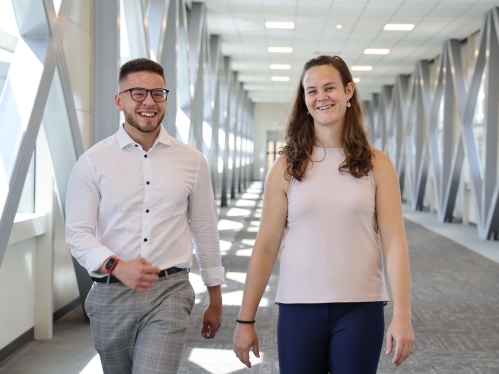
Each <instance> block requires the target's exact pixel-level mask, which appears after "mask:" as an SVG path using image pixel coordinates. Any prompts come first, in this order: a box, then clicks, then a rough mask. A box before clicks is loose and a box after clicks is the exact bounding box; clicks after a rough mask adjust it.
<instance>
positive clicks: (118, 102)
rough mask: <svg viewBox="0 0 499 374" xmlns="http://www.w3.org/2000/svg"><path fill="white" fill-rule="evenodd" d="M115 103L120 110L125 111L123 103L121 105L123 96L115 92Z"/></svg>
mask: <svg viewBox="0 0 499 374" xmlns="http://www.w3.org/2000/svg"><path fill="white" fill-rule="evenodd" d="M114 104H115V105H116V108H118V110H119V111H120V112H123V105H121V96H120V95H119V94H114Z"/></svg>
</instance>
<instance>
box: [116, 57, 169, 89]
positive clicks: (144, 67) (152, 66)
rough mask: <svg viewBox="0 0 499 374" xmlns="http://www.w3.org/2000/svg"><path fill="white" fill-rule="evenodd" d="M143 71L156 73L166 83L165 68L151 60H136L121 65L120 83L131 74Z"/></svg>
mask: <svg viewBox="0 0 499 374" xmlns="http://www.w3.org/2000/svg"><path fill="white" fill-rule="evenodd" d="M141 71H148V72H151V73H156V74H158V75H160V76H161V78H163V81H165V82H166V80H165V72H164V70H163V67H162V66H161V65H160V64H158V63H157V62H155V61H153V60H149V59H148V58H136V59H134V60H130V61H128V62H125V63H124V64H123V65H121V68H120V77H119V80H118V82H119V83H121V82H122V81H123V80H124V79H125V78H126V77H127V76H128V75H129V74H132V73H138V72H141Z"/></svg>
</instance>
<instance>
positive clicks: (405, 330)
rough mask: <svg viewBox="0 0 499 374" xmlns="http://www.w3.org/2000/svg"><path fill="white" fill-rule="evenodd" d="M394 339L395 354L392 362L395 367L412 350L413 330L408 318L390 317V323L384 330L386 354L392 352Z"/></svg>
mask: <svg viewBox="0 0 499 374" xmlns="http://www.w3.org/2000/svg"><path fill="white" fill-rule="evenodd" d="M394 341H395V354H394V356H393V360H392V364H393V366H395V367H397V366H400V365H401V364H402V362H404V361H405V359H406V358H407V357H409V356H410V355H411V354H412V352H413V351H414V331H413V330H412V324H411V319H410V318H396V317H394V318H393V319H392V323H391V324H390V326H389V327H388V331H387V332H386V354H387V355H389V354H390V353H391V352H392V348H393V342H394Z"/></svg>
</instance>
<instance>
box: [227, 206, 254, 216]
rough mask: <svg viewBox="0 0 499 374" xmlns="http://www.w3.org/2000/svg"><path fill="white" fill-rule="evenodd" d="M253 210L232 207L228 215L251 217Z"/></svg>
mask: <svg viewBox="0 0 499 374" xmlns="http://www.w3.org/2000/svg"><path fill="white" fill-rule="evenodd" d="M250 215H251V210H249V209H241V208H230V209H229V210H228V211H227V217H249V216H250Z"/></svg>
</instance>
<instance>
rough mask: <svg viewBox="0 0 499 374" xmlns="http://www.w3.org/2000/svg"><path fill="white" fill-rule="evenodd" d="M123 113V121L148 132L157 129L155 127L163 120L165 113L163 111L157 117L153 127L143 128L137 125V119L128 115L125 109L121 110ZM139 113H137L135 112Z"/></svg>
mask: <svg viewBox="0 0 499 374" xmlns="http://www.w3.org/2000/svg"><path fill="white" fill-rule="evenodd" d="M123 112H124V114H125V122H126V123H128V124H129V125H130V126H132V127H135V128H136V129H137V130H139V131H140V132H143V133H146V134H147V133H150V132H154V131H156V130H157V128H158V127H159V126H160V125H161V122H162V121H163V118H165V113H163V115H162V116H160V117H158V123H157V124H156V125H155V126H154V127H148V128H143V127H141V126H140V125H139V123H138V122H137V121H135V119H134V117H133V116H131V115H129V113H127V112H126V111H123ZM137 115H139V114H137Z"/></svg>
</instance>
